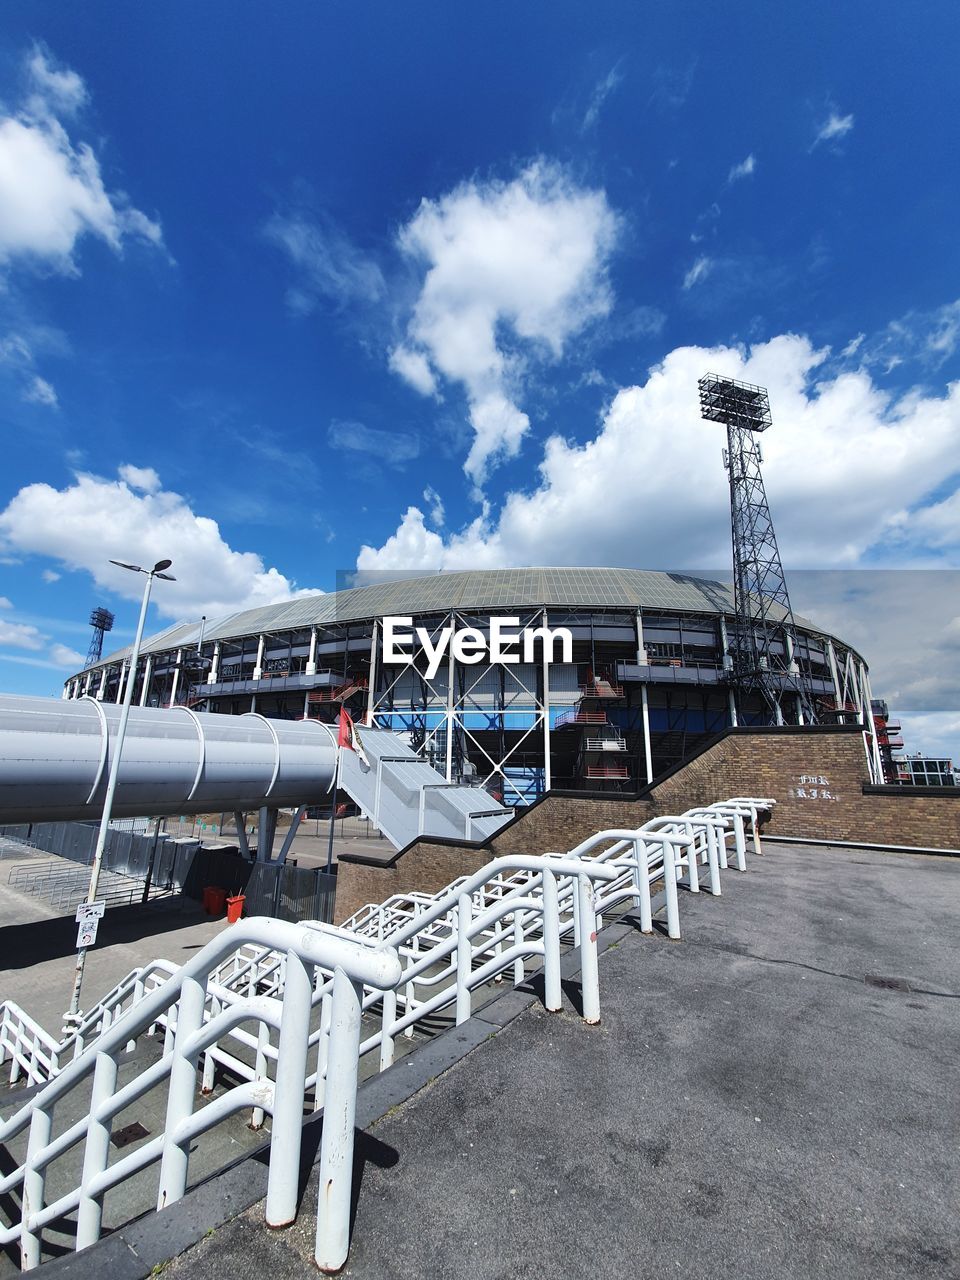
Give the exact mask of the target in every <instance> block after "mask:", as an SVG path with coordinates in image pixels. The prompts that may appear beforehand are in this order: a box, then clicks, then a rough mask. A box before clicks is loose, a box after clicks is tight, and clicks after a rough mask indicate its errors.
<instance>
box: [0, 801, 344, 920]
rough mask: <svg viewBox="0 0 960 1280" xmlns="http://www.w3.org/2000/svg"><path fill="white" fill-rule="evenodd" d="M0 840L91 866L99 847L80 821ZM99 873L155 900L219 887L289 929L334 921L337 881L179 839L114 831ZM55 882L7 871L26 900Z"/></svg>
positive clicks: (9, 833)
mask: <svg viewBox="0 0 960 1280" xmlns="http://www.w3.org/2000/svg"><path fill="white" fill-rule="evenodd" d="M0 836H2V837H6V838H7V839H9V840H15V841H19V842H21V843H23V844H26V845H29V846H30V847H31V848H32V849H41V850H43V851H44V852H45V853H54V854H57V855H58V857H61V858H64V859H67V860H68V861H69V862H74V863H78V864H80V865H84V866H89V865H90V864H91V863H92V861H93V853H94V849H95V847H96V843H97V827H96V825H92V824H88V823H84V822H43V823H33V824H31V825H30V826H18V827H0ZM103 870H104V871H106V872H110V873H113V874H114V875H119V876H126V877H129V878H130V879H133V880H139V881H142V882H143V883H144V885H146V883H147V881H148V880H149V882H150V886H151V890H152V892H153V893H154V894H155V893H157V892H158V891H163V892H167V893H182V894H184V895H185V896H186V897H188V898H192V899H194V900H195V901H197V902H202V901H203V890H204V889H205V888H206V887H207V886H208V885H217V886H219V888H221V889H225V890H226V891H227V893H228V894H230V895H233V894H238V893H242V894H244V895H245V896H246V898H247V902H246V904H245V910H246V914H247V915H249V916H253V915H258V916H274V917H276V918H277V919H280V920H289V921H291V922H294V923H296V922H297V921H300V920H326V921H329V920H332V918H333V899H334V895H335V892H336V883H337V882H336V876H335V875H331V874H328V873H327V872H326V871H323V870H321V869H320V868H314V867H299V866H296V865H294V864H293V863H279V862H251V861H249V860H248V859H246V858H243V857H241V856H240V852H239V850H238V849H237V848H236V847H235V846H226V847H224V848H219V849H218V848H208V847H204V846H203V845H201V844H200V841H199V840H195V839H193V840H182V839H177V838H174V837H171V836H168V835H167V834H166V833H165V832H159V833H157V832H149V833H140V832H137V831H131V830H117V829H115V828H113V827H111V829H110V831H109V833H108V836H107V845H106V848H105V850H104V856H103ZM14 876H16V880H14V879H13V877H14ZM58 878H62V877H58V876H55V875H52V874H51V872H50V870H49V868H48V867H43V868H41V867H40V866H37V867H29V866H21V867H19V868H17V869H15V871H13V872H11V879H10V883H11V884H15V886H16V887H17V888H20V889H22V890H23V891H25V892H28V893H38V894H39V896H49V894H48V893H47V892H45V890H47V889H53V888H54V886H55V882H56V880H57V879H58ZM68 905H69V904H68Z"/></svg>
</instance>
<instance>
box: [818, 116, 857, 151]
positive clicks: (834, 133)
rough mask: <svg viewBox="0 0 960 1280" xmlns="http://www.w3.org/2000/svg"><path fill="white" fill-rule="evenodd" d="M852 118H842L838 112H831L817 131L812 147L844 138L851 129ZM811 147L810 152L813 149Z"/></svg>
mask: <svg viewBox="0 0 960 1280" xmlns="http://www.w3.org/2000/svg"><path fill="white" fill-rule="evenodd" d="M853 123H854V122H853V116H852V115H849V116H842V115H840V113H839V112H838V111H835V110H831V112H830V114H829V115H828V116H827V118H826V120H825V121H824V123H823V124H822V125H821V126H820V128H819V130H818V131H817V136H816V137H815V138H814V140H813V147H816V146H819V144H820V143H821V142H835V141H836V140H837V139H838V138H844V137H846V135H847V134H848V133H849V132H850V130H851V129H852V128H853ZM813 147H811V150H812V149H813Z"/></svg>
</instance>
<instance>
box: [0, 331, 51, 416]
mask: <svg viewBox="0 0 960 1280" xmlns="http://www.w3.org/2000/svg"><path fill="white" fill-rule="evenodd" d="M0 365H2V366H5V367H6V368H8V369H11V370H12V371H13V373H14V377H15V380H16V381H17V382H18V383H19V387H20V399H21V400H25V401H26V402H27V403H28V404H39V405H44V406H45V407H47V408H50V409H56V408H57V407H58V404H59V402H58V400H57V393H56V390H55V389H54V387H53V386H52V385H51V384H50V383H49V382H48V381H47V380H46V378H41V377H40V376H39V375H38V374H37V373H36V372H35V365H34V353H33V348H32V346H31V345H30V343H29V342H28V341H27V339H26V338H25V337H24V336H23V334H21V333H8V334H7V336H6V337H5V338H2V339H0Z"/></svg>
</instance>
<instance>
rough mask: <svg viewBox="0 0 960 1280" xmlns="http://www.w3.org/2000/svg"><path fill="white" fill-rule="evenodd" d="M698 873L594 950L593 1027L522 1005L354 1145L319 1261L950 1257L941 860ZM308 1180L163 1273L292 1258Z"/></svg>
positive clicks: (953, 1124)
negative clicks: (341, 1209) (334, 1243)
mask: <svg viewBox="0 0 960 1280" xmlns="http://www.w3.org/2000/svg"><path fill="white" fill-rule="evenodd" d="M723 886H724V892H723V896H722V898H720V899H715V898H712V897H711V896H710V895H709V894H706V893H701V894H700V895H698V896H693V895H687V894H685V895H684V896H683V897H682V899H681V912H682V924H683V930H684V939H683V941H682V942H679V943H671V942H670V941H668V940H667V939H666V938H665V937H664V936H662V934H659V933H658V934H657V935H655V936H654V937H650V938H648V937H644V936H642V935H640V934H639V933H637V932H635V931H633V930H630V929H628V930H625V931H624V932H623V936H622V937H620V938H619V940H618V941H617V942H616V943H615V944H614V945H613V946H611V947H609V948H608V949H607V950H606V951H605V953H604V955H603V956H602V957H601V967H600V977H601V993H602V1000H603V1020H602V1023H601V1025H600V1026H599V1027H587V1026H585V1025H584V1024H583V1023H582V1022H581V1020H580V1019H579V1017H578V1016H577V1014H576V1012H575V1009H574V1007H573V1005H571V1006H569V1007H568V1009H567V1011H566V1012H564V1013H562V1014H553V1015H551V1014H547V1013H545V1012H544V1011H543V1009H542V1007H541V1006H540V1005H539V1004H534V1005H532V1006H530V1007H528V1008H526V1009H525V1010H524V1011H522V1012H520V1013H519V1015H518V1016H516V1017H515V1018H514V1019H513V1020H512V1021H509V1022H508V1023H507V1025H506V1026H505V1027H504V1028H503V1029H502V1030H501V1031H499V1033H498V1034H495V1035H492V1036H490V1037H489V1038H486V1039H484V1040H482V1042H481V1043H479V1044H478V1046H477V1047H476V1048H474V1049H473V1050H472V1051H471V1052H469V1053H467V1055H466V1056H464V1057H463V1058H462V1059H461V1060H459V1061H457V1062H456V1063H455V1065H453V1066H452V1067H451V1068H450V1069H449V1070H446V1071H444V1072H443V1073H442V1074H440V1075H438V1076H437V1078H435V1079H433V1080H432V1081H430V1082H429V1083H428V1084H427V1085H426V1086H425V1087H424V1088H422V1089H420V1090H419V1091H418V1092H416V1093H415V1094H414V1095H413V1096H412V1097H411V1098H410V1099H409V1101H406V1102H404V1103H402V1104H401V1105H399V1106H397V1107H394V1108H391V1109H390V1110H388V1111H387V1112H386V1114H385V1115H384V1116H383V1118H382V1119H380V1120H379V1122H377V1123H376V1124H374V1125H373V1126H372V1128H371V1129H370V1131H369V1133H368V1134H367V1135H366V1136H365V1137H363V1136H361V1140H360V1146H359V1149H360V1151H361V1153H362V1158H361V1161H360V1165H361V1182H360V1188H359V1197H358V1203H357V1208H356V1217H355V1223H354V1229H353V1239H352V1247H351V1254H350V1258H349V1261H348V1264H347V1267H346V1269H345V1271H344V1273H343V1274H344V1275H347V1276H352V1277H358V1278H360V1277H362V1278H363V1280H374V1278H380V1277H382V1278H384V1280H386V1278H388V1277H389V1278H390V1280H396V1278H398V1277H438V1278H440V1277H442V1278H443V1280H454V1278H459V1277H463V1278H464V1280H477V1277H484V1278H485V1280H486V1278H488V1280H500V1278H502V1280H525V1278H526V1277H531V1278H532V1277H538V1278H540V1277H554V1276H557V1277H560V1276H564V1277H579V1276H589V1277H591V1278H594V1277H627V1276H629V1277H665V1276H683V1277H689V1278H696V1280H716V1277H724V1276H736V1277H738V1280H773V1278H774V1277H776V1278H777V1280H794V1278H795V1280H801V1278H803V1280H806V1278H807V1277H820V1276H824V1277H826V1276H830V1277H843V1278H844V1280H860V1278H861V1277H862V1280H877V1278H878V1277H891V1280H892V1278H896V1280H901V1278H903V1280H909V1278H911V1277H918V1278H919V1277H931V1278H932V1277H937V1278H938V1280H947V1278H948V1277H957V1276H960V1227H958V1221H960V1218H958V1212H957V1209H958V1203H957V1202H958V1192H960V1172H958V1157H957V1136H958V1134H960V1091H958V1089H957V1087H956V1071H957V1062H958V1058H960V1052H958V1051H960V1018H958V1014H960V1007H958V1004H957V1000H958V997H960V955H958V950H957V946H956V939H957V937H958V936H960V860H951V859H948V858H934V857H917V856H906V855H895V854H882V853H866V852H859V851H841V850H832V849H820V848H817V849H811V848H801V847H796V846H783V845H777V846H774V845H768V846H767V852H766V854H765V856H764V857H763V858H762V859H760V858H751V861H750V870H749V872H748V873H747V874H745V875H741V874H738V873H737V872H736V871H734V870H731V871H729V872H728V873H727V874H726V875H725V876H724V881H723ZM569 994H570V995H571V996H572V997H573V1000H574V1002H575V999H576V990H575V989H573V988H572V989H571V990H570V992H569ZM467 1025H469V1024H467ZM403 1069H404V1068H403V1065H402V1064H400V1065H399V1066H397V1067H394V1068H392V1070H393V1071H402V1070H403ZM388 1074H389V1073H388ZM383 1079H385V1078H384V1077H381V1080H383ZM376 1084H377V1081H371V1082H370V1087H373V1086H375V1085H376ZM361 1110H362V1108H361ZM315 1180H316V1172H315V1171H314V1175H313V1178H312V1180H311V1183H310V1185H308V1187H307V1190H306V1193H305V1198H304V1202H303V1207H302V1210H301V1214H300V1217H299V1220H298V1222H297V1223H296V1224H295V1225H294V1226H293V1227H291V1228H289V1229H288V1230H285V1231H281V1232H268V1231H267V1230H266V1229H265V1228H264V1226H263V1222H262V1206H254V1208H252V1209H251V1210H249V1211H247V1212H245V1213H243V1214H240V1215H239V1216H237V1217H236V1218H234V1219H233V1220H232V1221H230V1222H227V1223H226V1224H225V1225H223V1226H221V1227H219V1228H215V1229H213V1230H211V1232H210V1234H209V1235H208V1236H207V1238H206V1239H204V1240H202V1241H201V1242H200V1243H199V1244H197V1245H196V1246H194V1247H193V1248H191V1249H189V1250H187V1251H186V1252H185V1253H183V1254H181V1255H180V1256H179V1257H178V1258H176V1259H174V1260H173V1261H172V1262H170V1263H169V1265H168V1266H167V1267H166V1268H165V1270H166V1272H167V1274H169V1275H170V1276H176V1277H177V1278H178V1280H194V1278H196V1280H200V1278H201V1277H202V1280H248V1278H249V1280H254V1278H256V1280H261V1278H262V1277H263V1276H264V1275H267V1274H269V1275H270V1276H271V1277H272V1280H284V1278H285V1277H302V1276H307V1275H309V1274H316V1272H315V1269H314V1267H313V1263H312V1244H313V1233H314V1230H315V1205H316V1194H317V1192H316V1185H315ZM161 1216H162V1215H161ZM78 1261H79V1259H78Z"/></svg>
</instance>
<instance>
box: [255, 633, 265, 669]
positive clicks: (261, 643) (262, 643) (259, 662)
mask: <svg viewBox="0 0 960 1280" xmlns="http://www.w3.org/2000/svg"><path fill="white" fill-rule="evenodd" d="M266 643H267V637H266V636H265V635H264V634H263V632H261V633H260V639H259V641H258V643H257V660H256V662H255V663H254V664H253V678H254V680H262V679H263V650H264V647H265V645H266Z"/></svg>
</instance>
